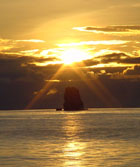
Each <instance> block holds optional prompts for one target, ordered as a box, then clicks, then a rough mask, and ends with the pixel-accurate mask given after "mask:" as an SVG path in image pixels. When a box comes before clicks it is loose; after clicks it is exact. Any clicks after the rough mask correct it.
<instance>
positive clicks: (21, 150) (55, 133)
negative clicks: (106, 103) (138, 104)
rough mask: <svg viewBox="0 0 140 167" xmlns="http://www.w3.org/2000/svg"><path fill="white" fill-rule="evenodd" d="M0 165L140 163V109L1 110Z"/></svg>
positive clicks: (132, 166)
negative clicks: (75, 110) (74, 110)
mask: <svg viewBox="0 0 140 167" xmlns="http://www.w3.org/2000/svg"><path fill="white" fill-rule="evenodd" d="M0 167H140V109H89V110H87V111H80V112H64V111H55V110H29V111H24V110H17V111H0Z"/></svg>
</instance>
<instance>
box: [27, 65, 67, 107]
mask: <svg viewBox="0 0 140 167" xmlns="http://www.w3.org/2000/svg"><path fill="white" fill-rule="evenodd" d="M63 68H64V66H63V65H62V66H61V67H60V68H59V70H58V71H57V72H56V73H55V74H54V75H53V76H52V78H51V79H50V80H56V78H57V76H58V75H59V74H60V73H61V71H62V70H63ZM52 84H53V82H47V83H46V84H45V85H44V87H43V88H42V89H41V90H40V91H39V93H37V94H36V96H35V97H34V98H33V99H32V100H31V101H30V102H29V103H28V105H27V106H26V107H25V109H31V108H32V107H33V106H34V104H35V103H36V102H37V101H38V100H39V99H40V98H41V97H42V96H43V95H44V93H45V92H46V91H47V90H49V88H50V87H51V86H52Z"/></svg>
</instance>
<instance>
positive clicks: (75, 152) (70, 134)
mask: <svg viewBox="0 0 140 167" xmlns="http://www.w3.org/2000/svg"><path fill="white" fill-rule="evenodd" d="M76 117H77V115H76V114H67V115H66V119H65V124H64V127H63V128H64V131H65V133H66V136H67V142H66V144H65V145H64V148H63V152H64V158H65V162H64V167H70V166H76V167H83V166H84V165H83V161H82V157H83V155H84V154H85V147H86V143H84V142H82V141H80V139H79V138H78V135H77V133H78V131H80V125H81V123H80V119H76Z"/></svg>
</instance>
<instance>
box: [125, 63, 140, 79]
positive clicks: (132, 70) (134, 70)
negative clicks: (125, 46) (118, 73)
mask: <svg viewBox="0 0 140 167" xmlns="http://www.w3.org/2000/svg"><path fill="white" fill-rule="evenodd" d="M123 74H124V75H131V76H134V77H136V75H140V65H136V66H133V67H129V68H127V69H126V70H124V71H123Z"/></svg>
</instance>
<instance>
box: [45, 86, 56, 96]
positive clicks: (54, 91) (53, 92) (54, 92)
mask: <svg viewBox="0 0 140 167" xmlns="http://www.w3.org/2000/svg"><path fill="white" fill-rule="evenodd" d="M56 93H57V89H55V88H54V89H51V90H49V92H48V93H47V96H48V95H54V94H56Z"/></svg>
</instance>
